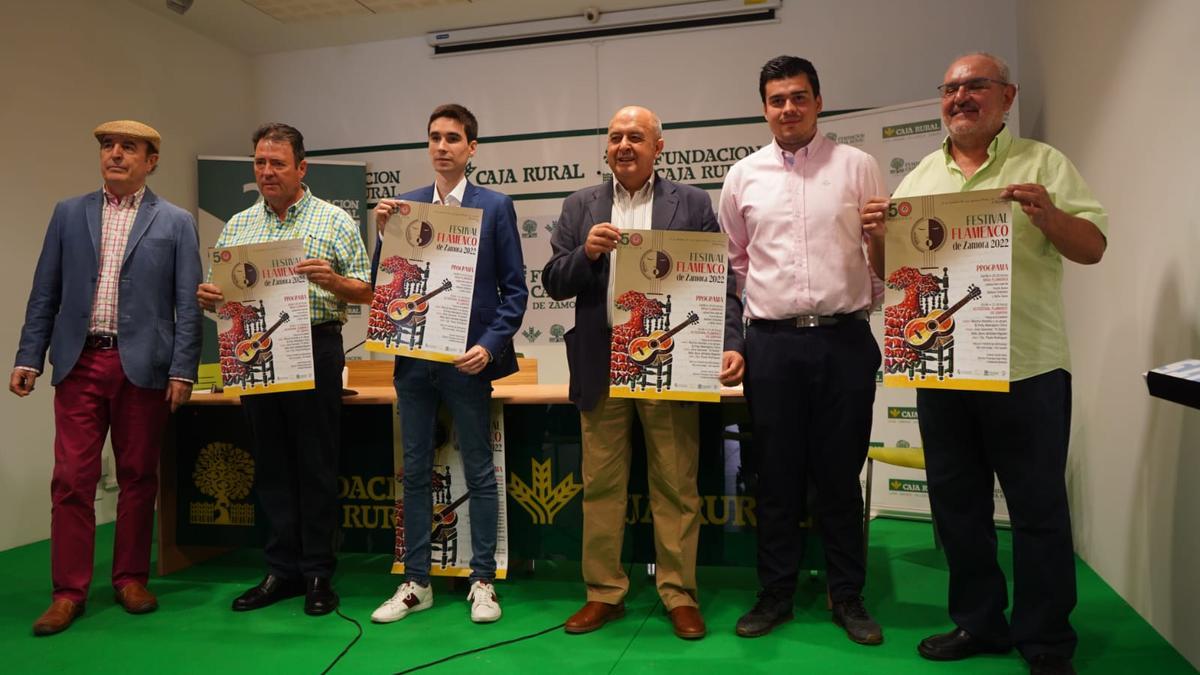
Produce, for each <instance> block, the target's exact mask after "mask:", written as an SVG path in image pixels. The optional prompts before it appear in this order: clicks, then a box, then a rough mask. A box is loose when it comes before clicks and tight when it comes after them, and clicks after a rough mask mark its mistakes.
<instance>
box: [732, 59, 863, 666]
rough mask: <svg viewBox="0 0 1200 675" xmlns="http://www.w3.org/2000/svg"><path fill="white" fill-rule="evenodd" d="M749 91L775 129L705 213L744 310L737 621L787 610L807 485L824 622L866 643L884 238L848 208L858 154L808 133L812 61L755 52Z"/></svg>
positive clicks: (858, 202) (771, 621)
mask: <svg viewBox="0 0 1200 675" xmlns="http://www.w3.org/2000/svg"><path fill="white" fill-rule="evenodd" d="M759 94H760V95H761V97H762V100H763V114H764V116H765V117H766V119H767V125H768V126H769V127H770V128H771V132H772V134H774V137H775V138H774V141H773V142H772V143H770V144H768V145H766V146H764V147H763V148H761V149H760V150H758V151H757V152H755V153H754V154H752V155H750V156H748V157H746V158H744V159H742V160H741V161H739V162H738V163H737V164H735V165H734V166H733V168H732V169H730V171H729V175H728V177H727V178H726V179H725V186H724V188H723V189H722V191H721V203H720V208H719V214H718V218H719V221H720V225H721V229H723V230H724V231H725V232H726V233H727V234H728V235H729V259H730V264H731V267H732V269H733V272H734V274H735V275H736V277H737V282H738V288H739V290H740V292H741V293H742V294H743V297H744V300H745V317H746V319H747V320H748V323H749V325H748V327H747V332H746V344H745V362H746V375H745V386H746V399H747V401H748V403H749V406H750V415H751V418H752V420H753V427H754V428H753V438H754V452H755V453H756V458H755V459H756V463H757V470H758V488H757V499H758V506H757V515H758V576H759V583H760V584H761V586H762V590H761V591H760V592H759V595H758V602H757V603H756V604H755V605H754V608H753V609H751V610H750V611H749V612H747V613H746V614H745V615H744V616H742V618H741V619H739V620H738V624H737V634H738V635H741V636H743V637H757V636H760V635H765V634H767V633H768V632H770V631H771V629H772V628H774V627H775V626H777V625H779V624H781V623H783V622H784V621H787V620H789V619H791V618H792V596H793V594H794V593H795V589H796V576H797V573H798V571H799V565H800V559H801V554H802V551H803V539H802V531H801V529H800V527H799V523H800V522H801V521H802V520H804V518H805V516H806V512H807V503H808V499H807V487H808V486H809V485H810V484H811V485H813V486H814V487H815V489H816V494H815V500H814V506H815V510H814V513H813V515H814V516H815V517H816V521H817V525H818V527H819V528H820V532H821V539H822V542H823V543H824V546H825V559H826V567H827V570H828V579H829V593H830V596H831V598H832V600H833V621H834V622H835V623H837V624H838V625H839V626H841V627H843V628H844V629H845V630H846V633H847V635H849V637H850V639H851V640H853V641H855V642H858V643H861V644H871V645H874V644H879V643H881V642H883V632H882V629H881V628H880V627H879V624H877V623H876V622H875V621H874V620H872V619H871V616H870V615H869V614H868V613H867V610H866V608H865V606H864V605H863V598H862V588H863V584H864V581H865V578H866V564H865V555H864V551H863V541H862V516H863V502H862V492H861V490H860V487H859V482H858V476H859V472H860V471H861V470H862V465H863V462H864V461H865V459H866V455H867V446H868V444H869V441H870V436H871V408H872V404H873V403H874V400H875V372H876V370H877V369H878V368H879V363H880V355H879V347H878V346H877V344H876V342H875V339H874V338H873V337H872V336H871V330H870V327H869V326H868V324H867V311H868V309H869V308H870V306H871V301H872V281H871V273H872V268H873V269H874V271H875V274H876V275H877V276H879V275H880V274H881V268H882V265H883V246H882V232H881V231H876V230H877V226H875V225H870V226H868V227H864V226H863V224H862V222H861V220H860V219H859V215H858V211H859V209H860V208H862V206H863V205H865V204H866V203H867V201H868V200H869V199H870V197H871V196H872V195H874V194H883V192H882V191H883V190H884V184H883V179H882V177H881V176H880V174H879V167H878V165H877V164H876V162H875V160H874V159H873V158H872V157H871V156H870V155H868V154H866V153H864V152H862V151H860V150H857V149H855V148H853V147H850V146H846V145H838V144H837V143H836V142H834V141H831V140H829V139H827V138H825V137H824V136H822V135H821V134H819V133H817V116H818V114H819V113H820V112H821V107H822V101H821V83H820V80H819V79H818V78H817V71H816V69H815V68H814V67H813V65H812V63H810V62H809V61H807V60H806V59H801V58H797V57H794V56H779V57H776V58H774V59H772V60H770V61H768V62H767V64H766V65H765V66H763V69H762V72H761V74H760V76H759Z"/></svg>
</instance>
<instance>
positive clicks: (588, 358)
mask: <svg viewBox="0 0 1200 675" xmlns="http://www.w3.org/2000/svg"><path fill="white" fill-rule="evenodd" d="M662 149H663V138H662V122H661V121H660V120H659V119H658V116H657V115H655V114H654V113H653V112H651V111H649V110H647V109H645V108H641V107H637V106H630V107H626V108H622V109H621V110H618V111H617V114H616V115H614V116H613V118H612V121H611V122H609V125H608V149H607V155H606V156H607V160H608V165H609V167H610V168H611V169H612V172H613V180H612V182H605V183H602V184H600V185H597V186H594V187H588V188H584V189H582V190H579V191H578V192H576V193H574V194H572V195H570V196H569V197H567V199H566V200H565V201H564V202H563V207H562V215H561V216H560V217H559V219H558V226H557V227H556V228H555V230H554V236H553V238H552V239H551V242H550V243H551V247H552V253H551V257H550V261H549V262H547V263H546V267H545V269H544V270H543V271H542V281H543V283H544V284H545V287H546V292H547V294H549V295H550V297H551V298H554V299H555V300H565V299H567V298H572V297H573V298H575V327H574V328H572V329H571V330H569V331H567V334H566V343H567V365H568V366H569V368H570V371H571V385H570V397H571V401H573V402H574V403H575V405H576V406H577V407H578V408H579V411H580V426H581V429H582V432H583V579H584V582H585V583H586V584H587V603H586V604H585V605H584V606H583V608H582V609H580V610H579V611H578V612H576V613H575V614H574V615H573V616H571V618H569V619H567V622H566V631H567V632H568V633H587V632H590V631H593V630H596V629H598V628H601V627H602V626H603V625H604V624H605V623H607V622H608V621H610V620H612V619H616V618H619V617H621V616H622V615H624V613H625V604H624V598H625V594H626V592H627V591H628V590H629V578H628V577H627V576H626V574H625V571H624V570H623V569H622V568H621V542H622V539H623V537H624V532H625V511H626V499H627V488H628V486H627V482H628V480H629V462H630V455H631V452H632V445H631V434H632V427H633V415H634V412H635V410H636V413H637V415H638V418H639V419H640V420H641V422H642V429H643V431H644V435H645V439H646V455H647V461H648V464H649V467H648V471H647V473H648V476H649V480H650V507H651V509H652V510H653V513H654V542H655V563H656V570H655V576H656V584H657V586H658V593H659V596H660V597H661V598H662V601H663V606H664V607H666V609H667V612H668V615H669V616H670V619H671V624H672V626H673V628H674V631H675V634H676V635H677V636H679V637H680V638H683V639H687V640H693V639H699V638H702V637H704V635H705V633H706V631H707V628H706V627H705V625H704V619H703V617H702V616H701V614H700V611H699V606H698V603H697V599H696V547H697V544H698V542H699V535H700V496H699V493H698V491H697V486H696V474H697V470H698V467H699V447H700V446H699V439H700V429H699V416H698V415H699V413H698V409H697V407H696V404H695V403H687V402H677V401H655V400H649V399H638V400H636V402H635V400H634V399H626V398H610V397H609V396H608V386H609V352H610V351H611V346H610V345H611V340H612V317H611V315H610V313H609V308H610V307H611V306H612V297H611V296H612V293H613V290H612V283H611V277H610V275H609V258H610V256H609V254H610V253H611V252H612V251H613V250H614V249H615V248H616V245H617V242H618V241H619V239H620V236H621V232H622V231H628V230H637V229H655V230H698V231H704V232H717V231H718V228H717V219H716V216H715V215H713V210H712V200H711V199H709V197H708V195H707V194H706V193H705V192H704V191H703V190H700V189H699V188H696V187H692V186H689V185H680V184H677V183H672V182H671V181H669V180H666V179H664V178H662V177H659V176H657V175H655V173H654V162H655V160H656V159H657V158H658V155H659V153H661V152H662ZM725 296H726V297H725V344H724V353H723V354H722V363H721V373H720V380H721V382H722V383H723V384H725V385H729V386H732V385H736V384H738V383H739V382H740V381H741V377H742V367H743V364H742V355H741V351H742V304H741V301H740V300H739V299H738V294H737V287H736V284H735V280H734V277H733V275H732V274H731V275H729V279H728V283H727V285H726V294H725Z"/></svg>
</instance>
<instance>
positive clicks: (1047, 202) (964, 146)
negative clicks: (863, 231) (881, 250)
mask: <svg viewBox="0 0 1200 675" xmlns="http://www.w3.org/2000/svg"><path fill="white" fill-rule="evenodd" d="M942 82H943V83H942V85H941V86H940V87H939V89H940V90H941V92H942V104H941V105H942V123H943V124H944V126H945V128H946V130H947V133H948V137H947V138H946V140H945V141H944V142H943V144H942V148H941V149H940V150H937V151H935V152H933V153H931V154H930V155H929V156H927V157H925V158H924V159H923V160H922V161H921V163H920V164H919V165H917V167H916V168H915V169H913V171H912V173H910V174H909V175H908V176H906V177H905V179H904V181H903V182H902V183H901V184H900V186H899V187H898V188H897V189H896V192H895V194H893V195H892V198H893V199H896V198H900V197H912V196H916V195H928V194H939V193H946V192H966V191H970V190H984V189H996V188H1003V189H1004V196H1005V197H1008V198H1010V199H1012V200H1013V201H1014V202H1016V204H1015V205H1014V208H1013V212H1014V227H1013V250H1012V319H1011V321H1012V335H1011V354H1010V363H1011V366H1010V367H1011V372H1012V383H1011V388H1010V391H1009V392H1008V393H992V392H969V391H953V390H935V389H921V390H918V392H917V414H918V418H919V421H920V425H921V436H922V438H923V439H924V446H925V464H926V471H927V473H928V479H929V501H930V505H931V507H932V509H933V516H934V519H935V521H936V522H937V525H938V531H939V532H940V533H941V535H942V540H943V541H944V542H945V549H946V560H947V562H948V563H949V567H950V589H949V610H950V618H951V619H952V620H953V621H954V623H955V629H954V630H952V631H950V632H948V633H944V634H940V635H934V636H931V637H928V638H926V639H925V640H923V641H922V642H921V644H920V645H919V646H918V648H917V650H918V651H919V652H920V653H921V655H922V656H924V657H925V658H927V659H932V660H935V661H949V660H958V659H962V658H966V657H968V656H973V655H975V654H978V653H984V652H987V653H992V652H995V653H1002V652H1007V651H1009V650H1010V649H1011V648H1012V647H1014V646H1015V647H1016V648H1017V649H1018V650H1019V651H1020V653H1021V655H1022V656H1023V657H1025V659H1026V660H1027V661H1028V662H1029V665H1030V669H1031V671H1032V672H1033V673H1035V674H1037V673H1073V672H1075V671H1074V669H1073V667H1072V666H1071V657H1072V655H1073V654H1074V651H1075V644H1076V642H1077V638H1076V635H1075V631H1074V630H1073V629H1072V628H1071V624H1070V620H1069V617H1070V614H1071V610H1072V609H1073V608H1074V607H1075V559H1074V551H1073V547H1072V542H1071V519H1070V513H1069V512H1068V505H1067V489H1066V479H1065V472H1066V463H1067V443H1068V440H1069V436H1070V427H1071V375H1070V373H1069V372H1068V369H1069V368H1070V361H1069V358H1068V350H1067V337H1066V326H1065V322H1064V320H1063V301H1062V289H1061V286H1062V267H1063V258H1066V259H1067V260H1070V261H1072V262H1076V263H1080V264H1084V265H1090V264H1093V263H1097V262H1099V261H1100V258H1101V257H1102V256H1103V255H1104V250H1105V247H1106V245H1107V239H1106V238H1105V233H1106V231H1107V229H1108V215H1107V214H1106V213H1105V211H1104V208H1103V207H1102V206H1101V205H1100V203H1099V202H1097V201H1096V199H1095V197H1093V196H1092V193H1091V191H1090V190H1089V189H1088V187H1087V184H1086V183H1084V181H1083V178H1082V177H1081V176H1080V175H1079V172H1078V171H1076V169H1075V167H1074V165H1072V164H1071V162H1070V160H1068V159H1067V158H1066V157H1065V156H1063V154H1062V153H1060V152H1059V151H1057V150H1055V149H1054V148H1052V147H1050V146H1048V145H1046V144H1044V143H1039V142H1037V141H1032V140H1028V139H1024V138H1016V137H1014V136H1013V134H1012V132H1011V131H1009V129H1008V128H1007V127H1005V124H1004V114H1005V112H1007V111H1008V109H1009V108H1010V107H1011V106H1012V103H1013V100H1014V99H1015V98H1016V95H1017V87H1016V85H1015V84H1013V83H1012V82H1011V81H1010V78H1009V70H1008V66H1007V65H1006V64H1005V63H1004V62H1003V61H1002V60H1001V59H999V58H997V57H995V56H992V55H990V54H982V53H978V54H970V55H967V56H964V57H962V58H960V59H958V60H956V61H955V62H954V63H952V64H951V65H950V68H949V69H948V70H947V71H946V75H945V78H944V79H943V81H942ZM887 205H888V200H887V199H886V198H878V199H873V200H871V201H870V202H869V203H868V204H867V206H866V207H864V208H863V211H862V220H863V223H864V225H865V224H868V223H872V224H876V223H883V222H884V219H885V214H886V210H887ZM1018 207H1019V208H1018ZM872 236H879V237H882V236H883V234H882V228H878V230H877V233H876V234H873V235H872ZM993 475H995V476H996V477H998V478H999V480H1000V486H1001V488H1002V489H1003V490H1004V495H1005V498H1006V500H1007V503H1008V510H1009V516H1010V518H1011V520H1012V530H1013V576H1014V579H1013V609H1012V617H1011V621H1009V620H1006V618H1005V615H1004V610H1005V608H1006V607H1007V606H1008V595H1007V589H1006V585H1005V578H1004V573H1003V572H1002V571H1001V569H1000V566H999V564H998V563H997V561H996V533H995V528H994V526H993V523H992V517H993V505H994V502H993V496H992V488H993Z"/></svg>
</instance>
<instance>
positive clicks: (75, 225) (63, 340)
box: [9, 121, 201, 635]
mask: <svg viewBox="0 0 1200 675" xmlns="http://www.w3.org/2000/svg"><path fill="white" fill-rule="evenodd" d="M94 135H95V136H96V139H97V140H98V141H99V142H100V169H101V174H102V176H103V179H104V187H103V188H102V189H100V190H97V191H95V192H91V193H89V194H85V195H82V196H79V197H74V198H71V199H67V200H65V201H62V202H59V203H58V205H57V206H55V208H54V215H53V217H51V219H50V225H49V227H48V228H47V231H46V238H45V242H44V243H43V245H42V253H41V256H40V257H39V258H38V263H37V270H36V272H35V273H34V277H33V289H32V290H31V291H30V294H29V303H28V305H27V307H26V310H25V325H24V326H23V327H22V329H21V342H20V346H19V347H18V349H17V358H16V366H15V368H14V369H13V372H12V377H11V378H10V381H9V390H11V391H12V392H13V393H14V394H16V395H17V396H22V397H23V396H28V395H29V393H30V392H32V391H33V387H34V383H35V382H36V380H37V378H38V376H39V375H40V374H41V372H42V368H43V366H44V359H45V356H46V350H47V349H49V351H50V363H51V365H52V366H53V367H54V374H53V377H52V378H51V380H50V383H51V384H52V385H54V387H55V393H54V427H55V438H54V475H53V478H52V481H51V485H50V492H51V497H52V504H53V505H52V508H51V520H50V558H51V576H52V577H53V581H54V594H53V602H52V604H51V605H50V608H49V609H48V610H46V612H45V613H44V614H43V615H42V616H41V617H40V618H39V619H38V620H37V621H36V622H35V623H34V625H33V631H34V634H35V635H52V634H54V633H58V632H60V631H62V630H65V629H66V628H67V627H69V626H70V625H71V622H72V621H74V619H75V618H76V617H78V616H79V615H80V614H82V613H83V610H84V603H85V602H86V600H87V594H88V586H89V584H90V583H91V578H92V549H93V546H94V540H95V532H96V517H95V509H94V506H93V502H94V500H95V496H96V483H97V482H98V481H99V479H100V453H101V450H102V449H103V447H104V439H105V436H107V435H108V431H109V428H110V427H111V429H112V446H113V455H114V458H115V459H116V464H117V484H118V485H119V487H120V495H119V497H118V500H117V525H116V541H115V543H114V553H113V569H112V584H113V588H114V589H116V596H117V601H118V602H119V603H120V604H121V605H122V606H123V607H124V608H125V610H126V611H128V612H130V613H132V614H142V613H145V612H150V611H153V610H154V609H156V608H157V607H158V602H157V599H156V598H155V597H154V595H153V594H152V593H151V592H150V591H148V590H147V589H146V582H147V579H148V576H149V569H150V537H151V526H152V524H153V520H154V500H155V496H156V495H157V492H158V456H159V450H160V448H161V442H162V435H163V429H164V427H165V424H166V420H167V415H168V413H169V412H173V411H174V410H175V409H176V408H178V407H179V406H180V405H181V404H183V403H185V402H186V401H187V400H188V398H189V397H190V396H191V391H192V383H193V382H194V381H195V378H196V366H197V364H198V363H199V361H200V325H201V315H200V308H199V306H197V304H196V301H195V298H194V297H193V296H192V293H193V290H194V289H195V288H196V284H197V283H199V281H200V255H199V250H198V242H197V235H196V224H195V220H194V219H193V218H192V216H191V214H189V213H188V212H186V211H184V210H183V209H180V208H179V207H177V206H175V205H173V204H171V203H169V202H167V201H166V200H165V199H160V198H159V197H158V196H157V195H155V194H154V193H153V192H152V191H151V190H150V189H149V188H147V187H146V176H147V175H149V174H150V173H151V172H153V171H154V168H155V166H156V165H157V162H158V148H159V147H160V145H161V138H160V137H159V134H158V132H157V131H155V130H154V129H152V128H150V127H149V126H147V125H145V124H142V123H140V122H133V121H117V122H108V123H106V124H102V125H100V126H99V127H97V128H96V129H95V131H94Z"/></svg>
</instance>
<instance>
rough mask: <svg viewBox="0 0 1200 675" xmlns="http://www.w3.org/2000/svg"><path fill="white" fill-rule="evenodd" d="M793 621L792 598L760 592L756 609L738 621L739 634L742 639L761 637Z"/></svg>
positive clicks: (737, 629) (769, 592) (755, 605)
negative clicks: (785, 622) (780, 625)
mask: <svg viewBox="0 0 1200 675" xmlns="http://www.w3.org/2000/svg"><path fill="white" fill-rule="evenodd" d="M791 620H792V598H791V597H785V596H782V595H779V594H777V593H773V592H771V591H765V590H764V591H759V592H758V602H756V603H754V608H753V609H751V610H750V611H749V612H746V613H745V614H743V615H742V618H740V619H738V622H737V628H736V629H735V630H736V632H737V634H738V635H740V636H742V637H759V636H762V635H766V634H767V633H770V632H771V629H772V628H774V627H776V626H778V625H779V624H781V623H783V622H784V621H791Z"/></svg>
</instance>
